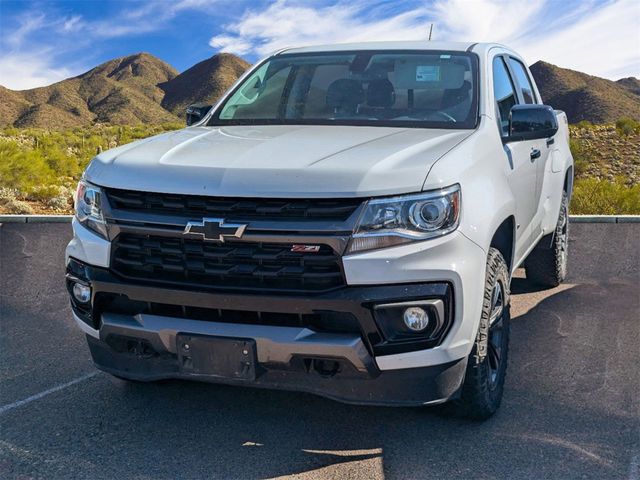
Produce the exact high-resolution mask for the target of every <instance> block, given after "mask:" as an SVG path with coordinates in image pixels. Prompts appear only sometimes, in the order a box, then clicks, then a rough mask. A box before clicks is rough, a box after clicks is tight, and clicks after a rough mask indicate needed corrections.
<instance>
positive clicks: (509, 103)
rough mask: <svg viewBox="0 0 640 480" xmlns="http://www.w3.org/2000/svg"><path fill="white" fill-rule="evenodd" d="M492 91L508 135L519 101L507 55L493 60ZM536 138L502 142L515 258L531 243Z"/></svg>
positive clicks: (502, 127)
mask: <svg viewBox="0 0 640 480" xmlns="http://www.w3.org/2000/svg"><path fill="white" fill-rule="evenodd" d="M493 93H494V97H495V102H496V116H497V120H498V128H499V129H500V135H501V136H502V137H506V136H508V134H509V113H510V111H511V107H513V106H514V105H517V104H519V103H521V101H520V93H519V92H518V90H517V86H516V83H515V82H514V81H513V78H512V76H511V73H510V71H509V68H508V66H507V58H506V56H503V55H498V56H496V57H495V58H494V59H493ZM537 147H538V145H537V141H523V142H511V143H507V144H505V145H504V152H505V156H504V161H505V162H506V163H507V165H508V169H507V172H508V173H507V176H508V181H509V184H510V187H511V191H512V192H513V195H514V197H515V201H516V248H515V250H516V251H515V259H516V260H519V259H520V258H522V255H523V254H524V253H525V252H526V250H527V248H528V247H529V246H530V245H531V242H532V233H533V230H532V223H533V219H534V217H535V214H536V210H537V208H536V207H537V204H536V199H535V197H536V164H535V159H532V154H534V155H533V156H535V152H534V151H533V150H535V148H537Z"/></svg>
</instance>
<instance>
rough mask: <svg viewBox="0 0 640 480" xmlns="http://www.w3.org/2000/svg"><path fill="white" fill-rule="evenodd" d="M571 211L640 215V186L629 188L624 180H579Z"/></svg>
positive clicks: (574, 191)
mask: <svg viewBox="0 0 640 480" xmlns="http://www.w3.org/2000/svg"><path fill="white" fill-rule="evenodd" d="M570 211H571V213H573V214H584V215H595V214H598V215H640V184H635V185H632V186H627V185H626V184H625V181H624V179H623V178H618V179H616V180H615V181H613V182H611V181H608V180H600V179H597V178H583V179H577V180H576V181H575V184H574V188H573V197H572V199H571V208H570Z"/></svg>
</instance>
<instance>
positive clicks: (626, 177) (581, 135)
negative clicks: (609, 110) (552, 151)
mask: <svg viewBox="0 0 640 480" xmlns="http://www.w3.org/2000/svg"><path fill="white" fill-rule="evenodd" d="M571 149H572V152H573V157H574V160H575V166H576V176H577V177H578V178H597V179H599V180H608V181H614V180H620V181H621V182H623V183H624V184H626V185H629V186H631V185H638V184H639V183H640V154H639V152H640V133H633V134H630V135H621V134H620V132H619V131H618V129H616V126H615V125H585V126H582V125H573V126H572V127H571Z"/></svg>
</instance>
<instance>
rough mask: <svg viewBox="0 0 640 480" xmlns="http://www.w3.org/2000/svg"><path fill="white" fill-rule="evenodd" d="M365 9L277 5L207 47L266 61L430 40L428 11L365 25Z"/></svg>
mask: <svg viewBox="0 0 640 480" xmlns="http://www.w3.org/2000/svg"><path fill="white" fill-rule="evenodd" d="M365 8H366V3H362V2H351V3H350V4H345V3H339V4H336V5H331V6H326V7H315V8H314V7H312V6H292V5H291V4H290V3H288V2H286V1H283V0H279V1H277V2H276V3H273V4H271V5H270V6H269V7H268V8H266V9H265V10H263V11H258V12H255V11H253V12H249V13H246V14H245V15H244V16H243V17H242V18H241V20H240V21H238V22H236V23H233V24H230V25H227V26H226V33H224V34H221V35H217V36H215V37H213V38H212V39H211V41H210V42H209V44H210V45H211V46H212V47H214V48H220V49H221V50H223V51H228V52H233V53H239V54H245V53H257V54H258V55H266V54H268V53H270V52H272V51H274V50H277V49H280V48H283V47H288V46H297V45H306V44H313V43H316V44H317V43H336V42H357V41H366V40H372V39H375V40H412V39H420V38H422V39H426V36H427V28H426V25H428V24H426V23H425V20H424V16H425V14H426V13H427V11H426V10H425V9H424V8H417V9H413V10H411V11H410V12H404V13H401V14H397V15H394V16H391V17H389V18H385V19H380V20H373V21H368V20H367V19H366V15H365V12H364V9H365Z"/></svg>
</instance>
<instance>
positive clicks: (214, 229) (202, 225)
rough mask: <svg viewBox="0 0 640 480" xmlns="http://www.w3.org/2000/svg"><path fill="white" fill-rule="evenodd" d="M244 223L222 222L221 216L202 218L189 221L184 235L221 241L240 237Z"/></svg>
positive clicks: (244, 226)
mask: <svg viewBox="0 0 640 480" xmlns="http://www.w3.org/2000/svg"><path fill="white" fill-rule="evenodd" d="M245 228H247V226H246V225H240V224H238V223H224V219H223V218H203V219H202V221H201V222H189V223H187V226H186V228H185V229H184V235H187V236H191V237H197V238H201V239H203V240H209V241H213V242H220V243H223V242H224V239H225V238H240V237H242V234H243V233H244V229H245Z"/></svg>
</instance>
